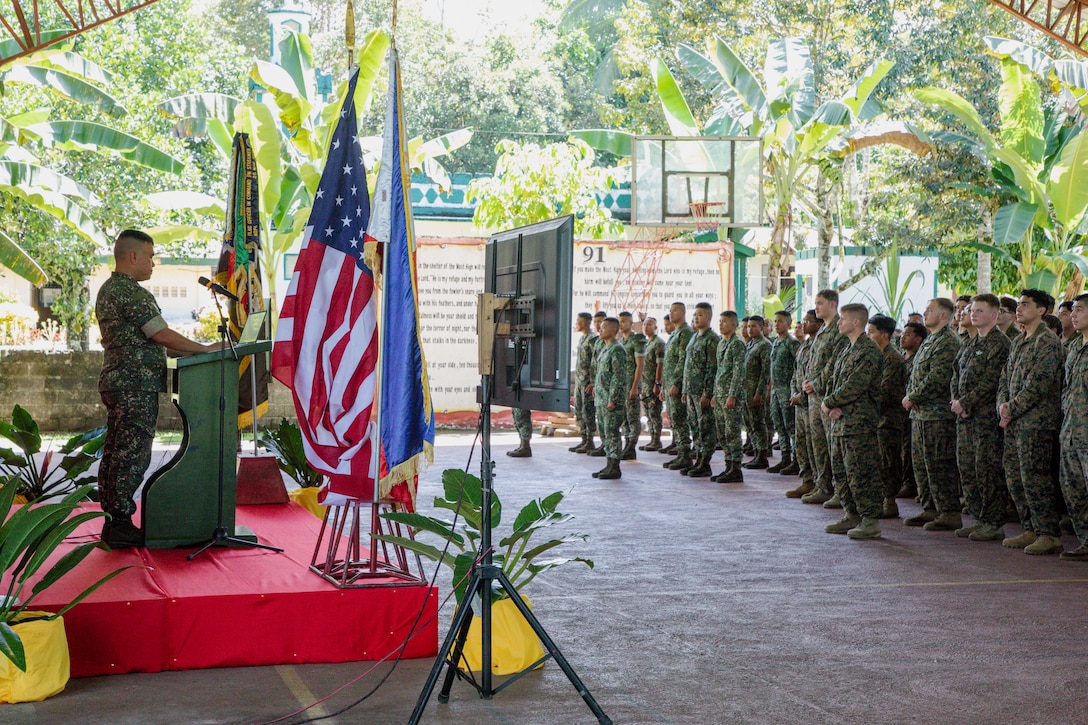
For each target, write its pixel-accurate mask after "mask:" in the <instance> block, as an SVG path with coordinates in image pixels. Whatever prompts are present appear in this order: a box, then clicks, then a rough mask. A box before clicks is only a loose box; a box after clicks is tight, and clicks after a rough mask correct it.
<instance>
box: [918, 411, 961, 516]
mask: <svg viewBox="0 0 1088 725" xmlns="http://www.w3.org/2000/svg"><path fill="white" fill-rule="evenodd" d="M910 435H911V442H910V448H911V455H912V456H913V457H914V480H915V481H916V482H917V483H918V497H919V498H920V499H921V501H922V508H925V509H929V510H933V509H934V508H936V509H937V512H938V513H942V514H955V513H959V511H960V472H959V469H957V468H956V421H955V420H951V419H950V420H912V421H911V422H910Z"/></svg>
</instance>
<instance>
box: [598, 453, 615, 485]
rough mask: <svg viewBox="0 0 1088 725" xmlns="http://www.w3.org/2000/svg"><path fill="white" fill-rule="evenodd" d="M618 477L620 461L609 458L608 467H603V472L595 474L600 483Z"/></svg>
mask: <svg viewBox="0 0 1088 725" xmlns="http://www.w3.org/2000/svg"><path fill="white" fill-rule="evenodd" d="M619 477H620V459H618V458H609V459H608V465H607V466H605V467H604V470H603V471H600V472H599V473H598V474H597V478H598V479H599V480H601V481H611V480H613V479H616V478H619Z"/></svg>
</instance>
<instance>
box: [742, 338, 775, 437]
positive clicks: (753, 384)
mask: <svg viewBox="0 0 1088 725" xmlns="http://www.w3.org/2000/svg"><path fill="white" fill-rule="evenodd" d="M770 378H771V343H770V342H768V341H767V338H765V337H761V338H759V339H758V340H751V341H750V342H749V343H748V345H747V346H746V354H745V358H744V426H745V428H747V429H748V440H749V442H751V444H752V446H753V447H754V448H755V452H756V455H757V456H759V455H762V454H764V453H768V452H769V451H770V450H771V435H770V431H768V430H767V418H766V412H767V407H768V406H769V405H770V401H769V400H768V399H767V397H768V396H767V388H768V387H769V383H770ZM756 395H762V396H763V403H762V405H760V406H759V407H758V408H757V407H755V405H753V403H752V400H753V398H755V396H756Z"/></svg>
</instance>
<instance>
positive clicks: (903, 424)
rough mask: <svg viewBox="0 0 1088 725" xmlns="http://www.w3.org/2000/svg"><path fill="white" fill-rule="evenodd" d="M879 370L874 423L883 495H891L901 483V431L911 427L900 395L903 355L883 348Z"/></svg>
mask: <svg viewBox="0 0 1088 725" xmlns="http://www.w3.org/2000/svg"><path fill="white" fill-rule="evenodd" d="M883 355H884V367H883V370H882V372H881V374H880V398H879V406H880V418H879V420H878V421H877V424H876V435H877V440H878V442H879V443H880V473H881V478H882V480H883V481H884V498H889V499H894V498H895V494H897V493H898V492H899V487H900V486H902V485H903V434H904V432H906V431H907V430H909V429H910V420H909V419H908V418H907V411H906V409H904V408H903V396H904V395H906V394H907V368H906V365H904V364H903V356H902V355H900V354H899V351H898V350H896V349H895V348H894V347H892V346H891V345H888V346H887V347H885V348H884V353H883Z"/></svg>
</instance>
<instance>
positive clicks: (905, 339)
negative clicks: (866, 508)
mask: <svg viewBox="0 0 1088 725" xmlns="http://www.w3.org/2000/svg"><path fill="white" fill-rule="evenodd" d="M920 316H921V315H919V317H920ZM928 336H929V330H927V329H926V326H925V325H923V324H922V323H921V322H920V321H919V322H914V321H911V322H908V323H907V324H906V325H904V326H903V334H902V335H901V336H900V337H899V349H900V350H902V351H903V366H904V368H905V369H906V373H907V382H908V383H909V382H910V374H911V371H912V370H913V369H914V357H915V356H916V355H917V354H918V348H920V347H921V346H922V341H923V340H925V339H926V337H928ZM911 429H912V427H911V424H910V421H909V419H908V422H907V429H906V430H905V431H904V432H903V486H902V487H901V488H900V489H899V493H897V494H896V495H895V497H896V498H915V497H916V496H917V495H918V483H917V482H916V481H915V478H914V455H913V454H912V453H911V450H912V449H911V446H910V436H911Z"/></svg>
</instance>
